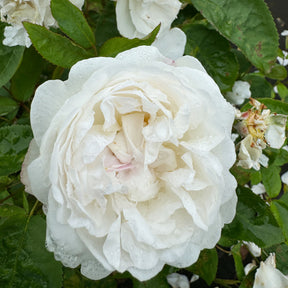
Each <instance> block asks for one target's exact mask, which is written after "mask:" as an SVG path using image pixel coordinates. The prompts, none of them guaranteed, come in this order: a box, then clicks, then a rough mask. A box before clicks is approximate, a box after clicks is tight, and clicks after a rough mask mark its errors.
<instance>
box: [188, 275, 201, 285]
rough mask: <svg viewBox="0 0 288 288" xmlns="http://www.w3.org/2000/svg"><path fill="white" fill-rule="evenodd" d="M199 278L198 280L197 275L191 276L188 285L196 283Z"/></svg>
mask: <svg viewBox="0 0 288 288" xmlns="http://www.w3.org/2000/svg"><path fill="white" fill-rule="evenodd" d="M199 278H200V277H199V275H197V274H193V276H192V277H191V279H190V283H193V282H196V281H198V280H199Z"/></svg>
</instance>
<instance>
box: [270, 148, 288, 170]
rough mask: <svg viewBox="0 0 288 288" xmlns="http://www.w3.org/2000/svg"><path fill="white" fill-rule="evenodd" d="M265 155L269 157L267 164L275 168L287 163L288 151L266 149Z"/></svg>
mask: <svg viewBox="0 0 288 288" xmlns="http://www.w3.org/2000/svg"><path fill="white" fill-rule="evenodd" d="M265 154H267V155H268V157H269V163H270V162H271V165H275V166H282V165H284V164H286V163H288V151H286V150H284V149H273V148H271V147H267V148H266V149H265Z"/></svg>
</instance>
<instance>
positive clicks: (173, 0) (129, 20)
mask: <svg viewBox="0 0 288 288" xmlns="http://www.w3.org/2000/svg"><path fill="white" fill-rule="evenodd" d="M180 7H181V2H179V1H178V0H168V1H167V0H164V1H163V0H160V1H159V0H148V1H144V0H136V1H135V0H117V2H116V19H117V27H118V30H119V32H120V34H121V35H123V36H124V37H127V38H130V39H131V38H136V37H137V38H143V37H145V36H147V35H148V34H149V33H150V32H152V30H153V29H154V28H155V27H156V26H158V25H159V24H160V23H161V29H160V32H162V31H165V30H169V29H170V25H171V23H172V22H173V20H174V19H175V18H176V16H177V14H178V12H179V10H180Z"/></svg>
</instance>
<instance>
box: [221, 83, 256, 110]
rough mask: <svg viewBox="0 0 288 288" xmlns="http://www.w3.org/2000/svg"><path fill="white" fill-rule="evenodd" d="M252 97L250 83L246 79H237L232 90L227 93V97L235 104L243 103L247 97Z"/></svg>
mask: <svg viewBox="0 0 288 288" xmlns="http://www.w3.org/2000/svg"><path fill="white" fill-rule="evenodd" d="M250 97H251V91H250V84H249V83H248V82H246V81H240V80H239V81H236V82H235V83H234V85H233V88H232V92H227V93H226V99H227V100H228V101H229V102H230V103H232V104H235V105H241V104H242V103H243V102H244V101H245V99H248V98H250Z"/></svg>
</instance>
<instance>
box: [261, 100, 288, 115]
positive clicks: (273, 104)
mask: <svg viewBox="0 0 288 288" xmlns="http://www.w3.org/2000/svg"><path fill="white" fill-rule="evenodd" d="M257 100H258V101H259V102H261V103H263V104H264V105H266V106H267V108H268V109H270V110H271V112H273V113H278V114H283V115H288V104H287V103H284V102H281V101H279V100H274V99H257Z"/></svg>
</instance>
